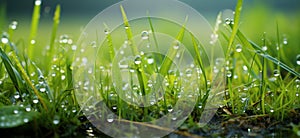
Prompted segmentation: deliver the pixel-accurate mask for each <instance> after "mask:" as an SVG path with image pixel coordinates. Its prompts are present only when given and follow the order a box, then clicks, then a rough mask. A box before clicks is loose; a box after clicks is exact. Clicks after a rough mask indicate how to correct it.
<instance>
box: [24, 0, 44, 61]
mask: <svg viewBox="0 0 300 138" xmlns="http://www.w3.org/2000/svg"><path fill="white" fill-rule="evenodd" d="M41 3H42V1H41V0H35V4H34V8H33V13H32V19H31V29H30V34H29V45H28V48H27V53H28V57H29V58H30V59H32V58H33V54H34V44H35V41H36V40H35V39H36V36H37V31H38V26H39V20H40V10H41Z"/></svg>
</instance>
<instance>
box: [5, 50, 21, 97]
mask: <svg viewBox="0 0 300 138" xmlns="http://www.w3.org/2000/svg"><path fill="white" fill-rule="evenodd" d="M0 56H1V59H2V62H3V64H4V66H5V69H6V71H7V73H8V75H9V77H10V79H11V81H12V83H13V84H14V86H15V88H16V90H17V91H19V92H21V89H20V86H19V82H20V81H18V79H17V77H16V73H17V72H16V69H15V68H14V67H13V65H12V63H11V61H10V59H9V58H8V56H7V55H6V54H5V53H4V51H2V48H0Z"/></svg>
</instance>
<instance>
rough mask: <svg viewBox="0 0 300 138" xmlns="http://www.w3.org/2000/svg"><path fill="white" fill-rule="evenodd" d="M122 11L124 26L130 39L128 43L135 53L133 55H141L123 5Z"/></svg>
mask: <svg viewBox="0 0 300 138" xmlns="http://www.w3.org/2000/svg"><path fill="white" fill-rule="evenodd" d="M120 9H121V12H122V16H123V22H124V26H125V31H126V35H127V39H128V43H129V45H130V47H131V51H132V53H133V55H135V56H136V55H139V52H138V49H137V47H136V46H135V45H134V43H133V41H132V39H133V35H132V31H131V27H130V25H129V22H128V19H127V15H126V12H125V10H124V8H123V6H122V5H121V6H120Z"/></svg>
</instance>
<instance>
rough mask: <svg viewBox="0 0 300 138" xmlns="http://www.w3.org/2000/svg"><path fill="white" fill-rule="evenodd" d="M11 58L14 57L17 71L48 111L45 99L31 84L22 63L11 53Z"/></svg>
mask: <svg viewBox="0 0 300 138" xmlns="http://www.w3.org/2000/svg"><path fill="white" fill-rule="evenodd" d="M11 57H12V61H14V63H15V66H16V69H17V70H18V72H19V74H20V75H21V76H22V78H23V79H24V80H25V82H26V83H27V85H28V86H29V88H31V89H32V91H33V92H34V94H35V95H36V96H37V98H38V99H39V101H40V102H41V104H42V106H43V107H44V109H45V110H46V111H48V107H47V105H46V103H45V100H44V98H43V97H42V96H41V95H40V94H39V91H38V90H37V89H36V88H35V86H34V85H33V83H32V82H31V80H30V78H29V77H28V75H27V73H26V72H25V70H24V68H23V66H22V65H21V63H20V62H19V60H18V58H17V56H16V55H15V54H14V53H11Z"/></svg>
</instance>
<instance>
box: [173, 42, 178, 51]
mask: <svg viewBox="0 0 300 138" xmlns="http://www.w3.org/2000/svg"><path fill="white" fill-rule="evenodd" d="M179 46H180V42H179V41H178V40H176V41H174V43H173V48H174V49H176V50H177V49H179Z"/></svg>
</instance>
